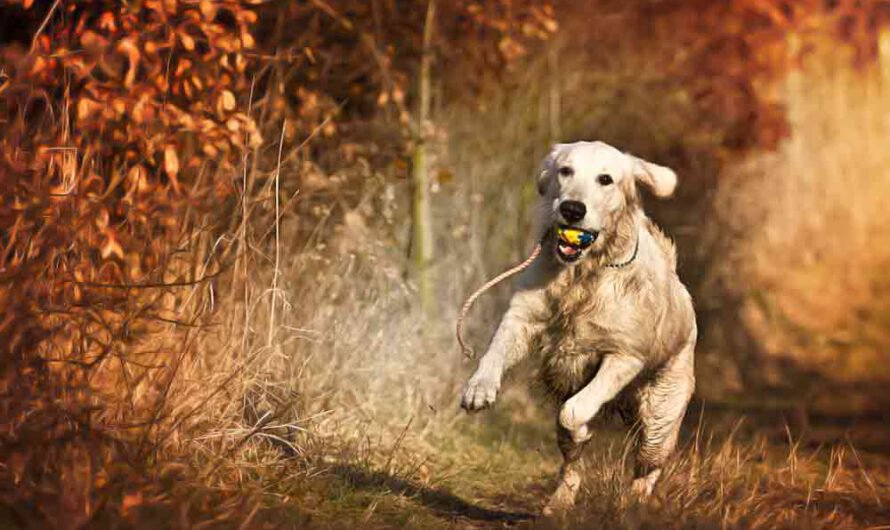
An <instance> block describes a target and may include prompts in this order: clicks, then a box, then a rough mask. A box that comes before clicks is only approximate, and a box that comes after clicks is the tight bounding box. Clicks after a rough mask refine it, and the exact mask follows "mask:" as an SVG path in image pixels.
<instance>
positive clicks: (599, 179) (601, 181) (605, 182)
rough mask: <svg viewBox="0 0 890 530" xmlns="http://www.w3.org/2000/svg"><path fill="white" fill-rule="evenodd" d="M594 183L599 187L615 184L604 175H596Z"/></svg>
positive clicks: (609, 177)
mask: <svg viewBox="0 0 890 530" xmlns="http://www.w3.org/2000/svg"><path fill="white" fill-rule="evenodd" d="M596 181H597V182H598V183H599V185H600V186H608V185H609V184H612V183H613V182H615V181H614V180H612V176H611V175H606V174H605V173H603V174H602V175H598V176H597V177H596Z"/></svg>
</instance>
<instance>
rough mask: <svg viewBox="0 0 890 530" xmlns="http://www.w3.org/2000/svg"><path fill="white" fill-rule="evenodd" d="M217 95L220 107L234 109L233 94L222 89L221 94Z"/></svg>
mask: <svg viewBox="0 0 890 530" xmlns="http://www.w3.org/2000/svg"><path fill="white" fill-rule="evenodd" d="M219 97H220V102H221V105H222V108H224V109H225V110H234V109H235V94H232V93H231V92H229V91H228V90H223V91H222V94H221V95H220V96H219Z"/></svg>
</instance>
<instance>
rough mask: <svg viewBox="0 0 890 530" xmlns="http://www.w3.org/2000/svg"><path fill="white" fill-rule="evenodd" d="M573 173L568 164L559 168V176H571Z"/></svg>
mask: <svg viewBox="0 0 890 530" xmlns="http://www.w3.org/2000/svg"><path fill="white" fill-rule="evenodd" d="M574 174H575V170H574V169H572V168H570V167H569V166H562V167H561V168H559V176H561V177H571V176H572V175H574Z"/></svg>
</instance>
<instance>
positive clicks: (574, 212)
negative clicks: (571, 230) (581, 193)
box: [559, 201, 587, 223]
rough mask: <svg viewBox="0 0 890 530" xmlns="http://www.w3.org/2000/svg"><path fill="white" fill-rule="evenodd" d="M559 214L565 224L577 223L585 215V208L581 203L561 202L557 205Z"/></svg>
mask: <svg viewBox="0 0 890 530" xmlns="http://www.w3.org/2000/svg"><path fill="white" fill-rule="evenodd" d="M559 213H561V214H562V218H563V219H565V220H566V222H567V223H577V222H578V221H580V220H581V219H584V216H585V215H586V214H587V207H586V206H584V203H583V202H581V201H562V204H560V205H559Z"/></svg>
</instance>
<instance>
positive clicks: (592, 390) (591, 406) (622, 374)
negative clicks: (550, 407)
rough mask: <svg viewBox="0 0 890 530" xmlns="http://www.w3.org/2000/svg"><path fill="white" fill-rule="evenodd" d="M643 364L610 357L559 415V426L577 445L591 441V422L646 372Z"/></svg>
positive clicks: (623, 356)
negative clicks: (602, 408) (603, 407)
mask: <svg viewBox="0 0 890 530" xmlns="http://www.w3.org/2000/svg"><path fill="white" fill-rule="evenodd" d="M643 366H644V364H643V361H642V360H640V359H638V358H637V357H634V356H632V355H626V354H609V355H606V356H605V357H604V358H603V361H602V363H601V364H600V367H599V370H598V371H597V373H596V376H594V378H593V380H592V381H590V383H587V386H585V387H584V388H582V389H581V390H580V391H578V393H577V394H575V395H574V396H572V397H570V398H569V399H568V400H566V402H565V403H564V404H563V406H562V409H561V410H560V411H559V424H560V425H561V426H562V427H563V428H564V429H566V430H567V431H568V432H569V433H570V434H571V436H572V440H573V441H574V442H575V443H580V442H584V441H586V440H589V439H590V436H591V435H590V427H589V425H588V424H589V423H590V421H591V420H592V419H593V418H594V417H595V416H596V414H597V412H599V410H600V408H601V407H602V406H603V405H605V404H606V403H608V402H609V401H611V400H612V399H613V398H614V397H615V396H617V395H618V393H619V392H621V390H622V389H623V388H624V387H626V386H627V385H628V384H629V383H630V382H631V381H633V380H634V378H635V377H636V376H637V375H639V373H640V372H641V371H642V370H643Z"/></svg>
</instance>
